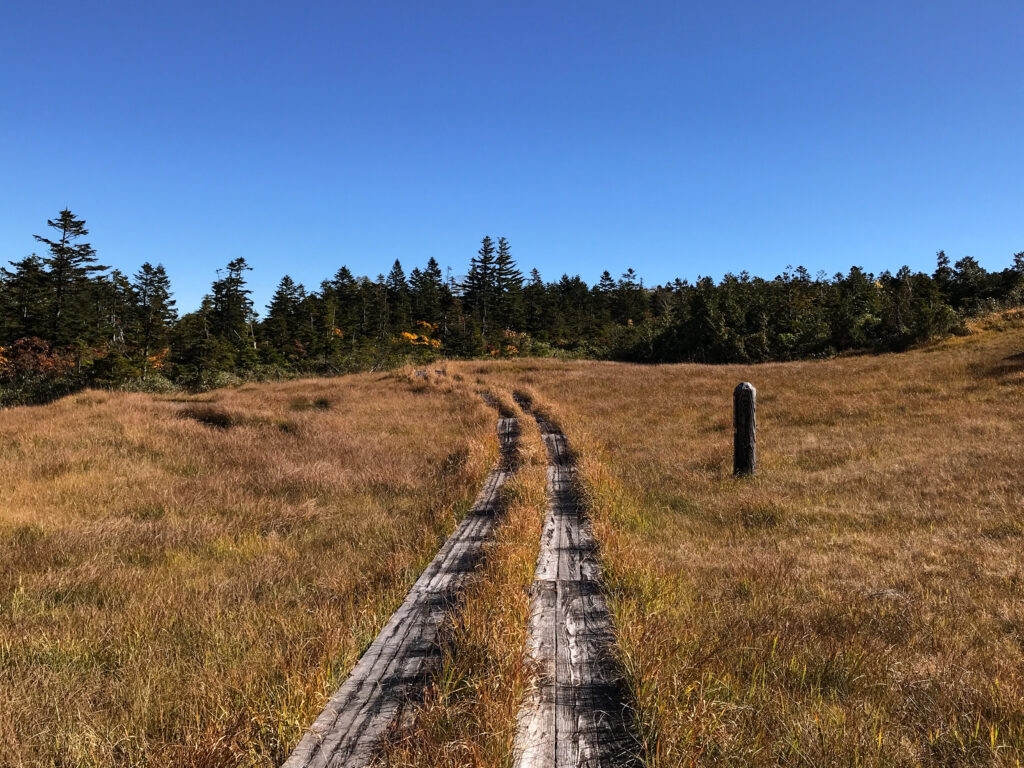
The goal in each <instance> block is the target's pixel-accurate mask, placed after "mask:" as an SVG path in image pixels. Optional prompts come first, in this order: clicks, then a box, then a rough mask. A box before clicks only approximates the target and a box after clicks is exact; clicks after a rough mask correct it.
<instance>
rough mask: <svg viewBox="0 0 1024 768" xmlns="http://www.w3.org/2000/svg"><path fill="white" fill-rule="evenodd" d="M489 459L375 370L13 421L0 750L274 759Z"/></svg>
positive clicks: (0, 539)
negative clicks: (338, 376)
mask: <svg viewBox="0 0 1024 768" xmlns="http://www.w3.org/2000/svg"><path fill="white" fill-rule="evenodd" d="M496 457H497V441H496V439H495V431H494V411H493V410H491V409H489V408H487V407H485V406H484V405H483V404H482V403H481V402H480V401H479V398H476V397H474V396H471V393H469V392H468V391H462V390H460V391H454V390H451V389H450V388H449V391H445V388H444V387H443V386H440V387H439V386H435V385H428V384H427V383H426V382H424V381H409V380H407V379H403V378H402V377H400V376H394V377H391V376H382V375H364V376H354V377H346V378H343V379H337V380H320V381H299V382H291V383H285V384H276V385H261V386H258V387H256V386H249V387H242V388H240V389H237V390H229V391H221V392H216V393H214V394H212V395H208V396H204V397H196V398H187V399H185V400H184V401H182V400H181V399H174V398H166V397H153V396H148V395H132V394H112V393H102V392H85V393H82V394H79V395H76V396H74V397H69V398H67V399H65V400H62V401H60V402H57V403H55V404H52V405H49V406H45V407H39V408H20V409H13V410H9V411H4V412H3V413H2V414H0V477H3V494H2V498H0V553H2V554H0V765H3V766H23V765H24V766H28V765H32V766H37V765H51V766H110V765H120V766H142V765H145V766H211V767H212V766H236V765H246V766H257V765H263V766H271V765H277V764H279V763H280V762H281V761H282V760H283V759H284V757H285V756H286V755H287V752H288V751H289V750H290V748H291V747H292V746H294V744H295V742H296V741H297V739H298V738H299V736H300V735H301V733H302V730H303V729H304V728H305V727H307V726H308V724H309V723H310V722H312V721H313V719H314V718H315V716H316V714H317V713H318V711H319V709H320V708H321V707H322V706H323V704H324V701H325V699H326V697H327V695H329V693H330V692H331V691H332V690H333V688H334V687H335V686H336V685H337V684H338V682H339V681H340V679H341V678H342V677H343V676H344V675H345V674H346V673H347V671H348V670H349V669H350V668H351V666H352V665H353V663H354V662H355V660H356V659H357V657H358V655H359V654H360V652H361V650H362V649H363V648H364V647H365V646H366V645H367V644H368V643H369V641H370V640H372V638H373V637H374V636H375V635H376V633H377V632H378V630H379V629H380V627H381V626H382V625H383V623H384V622H385V621H386V620H387V618H388V617H389V615H390V614H391V613H392V612H393V610H394V609H395V608H396V607H397V606H398V605H399V603H400V602H401V600H402V598H403V596H404V594H405V592H406V591H407V589H408V587H409V586H410V585H411V583H412V581H413V580H414V579H415V577H416V575H417V574H418V573H419V571H420V570H421V569H422V567H423V566H424V565H425V564H426V563H427V562H428V561H429V559H430V558H431V557H432V556H433V554H434V552H435V551H436V550H437V547H438V544H439V542H440V541H441V540H442V539H443V537H444V536H446V535H447V534H448V533H449V532H450V531H451V529H452V528H453V527H454V524H455V521H456V520H457V518H458V517H460V516H461V514H462V512H463V511H464V510H465V509H466V508H468V505H469V503H470V502H471V500H472V498H473V497H474V496H475V494H476V492H477V490H478V486H479V483H480V482H481V480H482V478H483V476H484V474H485V473H486V471H487V470H488V469H489V468H490V466H491V464H492V463H493V461H494V460H495V459H496Z"/></svg>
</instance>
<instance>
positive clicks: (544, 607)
mask: <svg viewBox="0 0 1024 768" xmlns="http://www.w3.org/2000/svg"><path fill="white" fill-rule="evenodd" d="M520 406H522V407H523V409H524V410H525V411H529V404H528V403H525V402H523V401H520ZM533 416H534V418H535V419H536V421H537V426H538V427H539V428H540V431H541V436H542V438H543V440H544V444H545V446H546V447H547V453H548V509H547V517H546V519H545V522H544V530H543V533H542V538H541V550H540V553H539V555H538V558H537V569H536V572H535V574H534V583H533V599H532V604H531V609H530V620H529V627H528V639H527V654H528V655H529V657H530V659H531V661H532V663H533V664H534V665H535V668H536V669H537V679H536V681H535V683H534V685H533V686H532V687H531V689H530V691H529V693H528V695H527V698H526V701H524V703H523V706H522V709H521V710H520V713H519V720H518V728H517V734H516V739H515V747H514V760H515V763H514V764H515V766H516V768H570V766H571V768H623V766H632V765H635V764H636V762H637V760H636V755H637V752H638V747H637V741H636V738H635V736H634V731H633V728H632V713H631V711H630V710H629V708H628V706H627V705H626V703H625V702H626V697H625V694H624V686H623V681H622V675H621V672H620V669H619V666H618V663H617V661H616V658H615V654H614V644H615V637H614V628H613V625H612V619H611V613H610V611H609V610H608V605H607V602H606V601H605V598H604V594H603V592H602V584H601V567H600V562H599V559H598V554H597V545H596V542H595V540H594V537H593V534H592V532H591V527H590V524H589V521H588V520H587V518H586V516H585V515H584V514H583V513H582V511H581V509H580V504H579V498H578V496H577V492H576V488H575V473H576V464H575V458H574V457H573V455H572V453H571V452H570V450H569V446H568V443H567V441H566V438H565V435H564V434H562V432H561V431H560V430H559V429H558V428H557V427H555V425H553V424H552V423H551V422H549V421H548V420H547V419H545V418H544V417H543V416H541V415H540V414H537V413H534V414H533Z"/></svg>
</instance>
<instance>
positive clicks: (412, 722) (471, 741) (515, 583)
mask: <svg viewBox="0 0 1024 768" xmlns="http://www.w3.org/2000/svg"><path fill="white" fill-rule="evenodd" d="M492 395H493V397H494V398H495V400H496V401H497V403H498V404H499V407H500V408H501V410H502V411H503V412H504V413H506V414H509V415H515V416H518V417H519V424H520V430H521V435H520V440H519V458H518V471H517V474H516V475H515V476H514V477H513V478H512V479H511V480H510V481H509V482H508V484H507V485H506V487H505V492H504V510H503V512H502V516H501V518H500V520H499V522H498V524H497V527H496V529H495V534H494V538H493V540H492V541H491V542H489V543H488V544H487V545H486V549H485V555H484V560H483V563H482V565H481V567H480V569H479V572H478V573H477V575H476V577H475V578H474V579H473V580H472V581H471V582H470V584H469V586H468V587H467V588H466V589H465V591H464V594H463V599H462V601H461V603H460V604H459V606H458V607H457V608H454V609H453V610H451V611H450V612H449V614H448V616H447V617H446V620H445V623H444V625H443V627H442V631H441V651H442V661H441V665H440V669H439V670H438V671H437V673H436V674H435V675H434V676H433V678H432V680H431V682H430V684H429V685H428V687H427V689H426V693H425V696H424V698H423V701H422V702H419V703H418V706H416V707H414V708H412V709H411V710H410V712H409V713H408V716H407V718H406V720H407V721H406V723H405V724H404V725H402V726H401V727H398V728H396V729H395V730H394V732H393V733H392V734H391V735H390V736H389V737H388V738H387V739H385V750H384V752H383V754H382V755H381V759H380V761H379V765H381V766H384V765H387V766H401V767H402V768H468V767H473V768H485V767H487V768H490V767H497V766H504V765H509V764H510V755H511V754H512V744H513V741H514V739H515V731H516V715H517V713H518V710H519V705H520V702H521V701H522V700H523V697H524V696H525V694H526V691H527V687H528V686H529V685H530V683H531V679H532V678H531V674H530V673H531V670H530V669H529V667H528V666H527V664H526V663H525V659H524V656H523V649H524V647H525V643H526V625H527V620H528V618H529V614H530V585H531V584H532V582H533V574H534V569H535V567H536V562H537V554H538V551H539V550H540V537H541V529H542V525H543V516H544V509H545V503H546V491H545V486H546V482H547V471H546V467H547V456H546V452H545V449H544V445H543V443H542V442H541V438H540V432H539V431H538V429H537V426H536V424H535V423H534V421H533V419H532V418H530V417H529V416H528V415H527V416H525V417H524V416H523V414H522V413H521V412H520V410H519V409H518V408H517V407H516V405H515V404H514V403H513V401H512V399H511V398H510V397H509V396H508V392H502V391H495V392H492Z"/></svg>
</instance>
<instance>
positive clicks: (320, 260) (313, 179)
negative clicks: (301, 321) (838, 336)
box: [0, 0, 1024, 309]
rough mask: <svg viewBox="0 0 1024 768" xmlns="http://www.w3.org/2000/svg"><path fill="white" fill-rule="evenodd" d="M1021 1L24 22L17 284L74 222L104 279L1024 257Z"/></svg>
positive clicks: (15, 201)
mask: <svg viewBox="0 0 1024 768" xmlns="http://www.w3.org/2000/svg"><path fill="white" fill-rule="evenodd" d="M1022 33H1024V4H1022V3H1021V2H1019V0H1012V1H1010V0H1007V1H1006V2H966V1H965V2H942V1H941V0H938V1H935V0H929V1H928V2H861V1H859V2H847V3H843V4H837V3H823V2H819V1H815V2H802V3H795V2H773V3H765V2H703V3H699V4H698V3H685V2H662V3H650V2H624V1H620V2H596V1H594V0H588V1H587V2H554V3H552V2H534V1H533V0H516V1H515V2H501V3H499V2H469V1H468V0H467V1H466V2H443V1H438V0H431V2H422V1H420V0H417V1H415V2H414V1H411V0H410V1H401V2H398V1H394V2H392V1H390V0H385V1H381V2H358V3H356V2H322V3H310V2H288V3H285V2H277V1H275V2H263V1H262V0H257V1H256V2H237V3H223V2H216V1H215V0H206V1H205V2H195V1H194V0H178V1H177V2H166V3H150V2H138V1H137V0H133V1H132V2H127V1H124V0H117V1H111V2H74V3H69V2H57V1H53V2H38V3H35V2H17V3H16V2H12V3H7V4H5V7H4V12H3V19H2V22H0V259H3V260H7V259H16V258H21V257H23V256H25V255H27V254H28V253H30V252H32V251H33V250H35V249H36V244H35V243H34V242H33V241H32V235H33V234H34V233H39V232H42V231H43V229H44V223H45V220H46V218H48V217H52V216H54V215H55V214H56V212H57V211H58V210H59V209H60V208H62V207H64V206H65V205H67V206H70V207H71V209H72V210H73V211H74V212H75V213H77V214H79V215H80V216H83V217H85V218H86V220H87V221H88V224H89V227H90V229H91V233H92V234H91V239H92V241H93V244H94V245H95V246H96V248H97V249H98V251H99V253H100V256H101V257H102V260H103V262H104V263H108V264H112V265H114V266H117V267H119V268H121V269H124V270H125V271H134V270H135V269H136V268H137V267H138V265H139V264H140V263H141V262H143V261H145V260H150V261H153V262H163V263H164V264H165V266H166V267H167V269H168V271H169V273H170V275H171V278H172V280H173V282H174V285H175V288H176V292H177V296H178V299H179V305H180V306H181V307H182V308H183V309H191V308H194V306H195V305H196V304H197V302H198V300H199V298H200V296H201V295H202V293H204V292H205V290H206V289H207V287H208V285H209V283H210V281H211V279H213V277H214V270H215V269H216V268H217V267H218V266H221V265H223V264H224V263H226V262H227V261H228V260H229V259H231V258H234V257H236V256H245V257H246V258H247V259H248V260H249V262H250V263H251V264H252V265H253V266H254V267H255V272H254V273H252V284H253V287H254V289H255V299H256V300H257V303H258V305H259V308H260V309H262V304H263V303H265V301H266V300H267V298H268V297H269V294H270V292H271V291H272V289H273V286H274V284H276V282H277V280H278V279H279V278H280V277H281V275H283V274H284V273H286V272H287V273H290V274H291V275H292V276H293V277H294V278H295V279H296V280H299V281H302V282H304V283H305V284H306V285H307V287H310V288H314V287H316V286H317V285H318V284H319V282H320V280H321V279H322V278H324V277H327V276H329V275H330V274H332V273H333V272H334V271H335V270H336V269H337V267H338V266H340V265H341V264H347V265H348V266H349V267H350V268H351V269H352V270H353V271H354V272H356V273H357V274H370V275H375V274H376V273H378V272H381V271H387V269H388V268H389V267H390V265H391V263H392V262H393V260H394V259H395V258H400V259H401V260H402V264H403V265H404V266H405V268H406V271H408V270H409V269H411V268H412V267H413V266H416V265H420V264H422V263H423V262H425V261H426V259H427V258H428V257H430V256H434V257H435V258H437V259H438V261H439V262H440V263H441V264H442V265H443V266H451V267H452V268H453V269H454V271H455V272H456V273H457V274H460V273H462V272H464V271H465V265H466V262H467V260H468V259H469V257H470V256H471V255H472V254H473V252H474V251H475V249H476V247H477V245H478V241H479V239H480V237H481V236H482V235H484V234H488V233H489V234H492V235H495V236H497V235H505V236H507V237H508V238H509V239H510V241H511V243H512V247H513V252H514V255H515V256H516V257H517V258H518V259H519V261H520V264H521V265H522V266H524V267H527V268H529V267H532V266H537V267H538V268H539V269H540V270H541V273H542V274H543V275H544V277H545V278H546V279H556V278H557V277H558V276H559V275H560V274H561V273H563V272H568V273H570V274H573V273H579V274H581V275H582V276H583V277H584V278H585V279H586V280H588V282H589V281H593V280H595V279H596V278H597V276H598V275H599V274H600V271H601V270H602V269H604V268H608V269H610V270H611V271H612V272H613V273H614V274H616V275H618V273H620V272H622V271H623V270H625V269H626V267H629V266H632V267H634V268H635V269H636V270H637V271H638V272H639V273H640V274H641V275H642V276H643V277H644V278H645V280H646V281H647V282H648V283H656V282H664V281H667V280H670V279H672V278H674V277H676V276H680V277H685V278H690V279H693V278H694V277H696V276H697V275H698V274H705V275H707V274H710V275H713V276H715V277H718V276H720V275H721V274H722V273H724V272H726V271H733V272H738V271H740V270H743V269H746V270H749V271H750V272H752V273H755V274H760V275H764V276H768V277H770V276H773V275H775V274H777V273H778V272H780V271H781V270H782V269H783V268H784V267H785V266H786V265H787V264H804V265H806V266H807V267H808V268H809V269H810V270H811V271H812V272H815V271H817V270H819V269H822V270H825V271H826V272H828V273H830V274H831V273H832V272H834V271H836V270H840V269H843V270H845V269H846V268H848V267H849V266H850V265H851V264H858V265H863V266H864V267H865V268H867V269H869V270H872V271H880V270H882V269H884V268H888V267H891V268H896V267H899V266H900V265H902V264H904V263H906V264H909V265H910V266H911V267H913V268H917V269H926V270H931V269H932V268H933V264H934V252H935V251H936V250H937V249H939V248H945V249H946V251H947V252H948V253H949V255H950V256H951V257H953V258H954V259H956V258H959V257H961V256H963V255H967V254H970V255H973V256H975V257H977V258H978V259H979V260H980V261H981V262H982V264H983V265H985V266H987V267H989V268H1002V267H1003V266H1007V265H1008V264H1009V262H1010V260H1011V254H1012V253H1013V252H1014V251H1019V250H1024V48H1022V46H1021V36H1022Z"/></svg>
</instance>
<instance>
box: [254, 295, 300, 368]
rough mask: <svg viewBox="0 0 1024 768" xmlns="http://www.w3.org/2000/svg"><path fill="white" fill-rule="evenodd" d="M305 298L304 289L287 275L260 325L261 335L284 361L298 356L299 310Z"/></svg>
mask: <svg viewBox="0 0 1024 768" xmlns="http://www.w3.org/2000/svg"><path fill="white" fill-rule="evenodd" d="M305 298H306V291H305V289H304V288H303V287H302V286H301V285H299V284H298V283H296V282H295V281H294V280H292V278H291V277H290V276H289V275H285V276H284V277H282V278H281V282H279V283H278V284H277V289H276V290H275V291H274V295H273V296H272V297H271V298H270V303H269V304H268V305H267V317H266V319H265V320H264V321H263V323H262V329H263V333H264V335H265V337H266V339H267V341H268V342H269V343H270V345H271V346H272V347H273V349H274V350H275V351H276V352H278V353H279V354H280V355H282V356H283V357H284V358H285V359H293V358H295V357H296V355H297V354H298V349H299V347H298V344H297V342H298V343H301V342H300V338H299V337H300V325H301V323H302V318H301V317H300V310H301V307H302V303H303V301H304V300H305Z"/></svg>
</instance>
